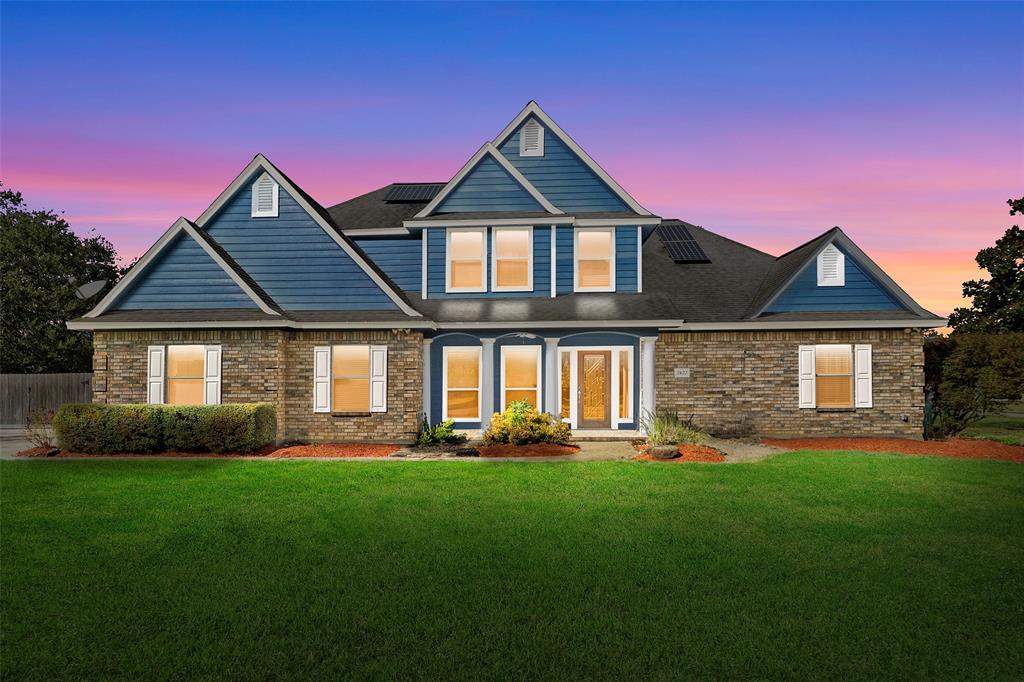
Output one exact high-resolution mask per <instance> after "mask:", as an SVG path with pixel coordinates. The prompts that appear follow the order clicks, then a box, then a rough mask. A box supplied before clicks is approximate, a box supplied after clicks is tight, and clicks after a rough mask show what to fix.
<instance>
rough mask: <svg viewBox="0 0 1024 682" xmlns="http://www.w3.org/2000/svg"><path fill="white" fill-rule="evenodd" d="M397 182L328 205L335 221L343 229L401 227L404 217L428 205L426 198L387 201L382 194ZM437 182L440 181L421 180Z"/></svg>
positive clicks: (406, 217) (386, 192)
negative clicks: (423, 199) (408, 200)
mask: <svg viewBox="0 0 1024 682" xmlns="http://www.w3.org/2000/svg"><path fill="white" fill-rule="evenodd" d="M397 184H398V183H392V184H390V185H385V186H384V187H381V188H380V189H375V190H373V191H372V192H367V193H366V194H362V195H360V196H358V197H355V198H354V199H349V200H348V201H343V202H341V203H340V204H335V205H334V206H331V207H330V208H328V209H327V213H328V214H329V215H330V216H331V219H332V220H333V221H334V224H335V225H337V226H338V227H340V228H341V229H343V230H353V229H355V230H358V229H366V228H381V227H401V226H402V221H403V220H409V219H411V218H412V217H413V216H415V215H416V214H417V213H419V212H420V211H422V210H423V208H424V207H425V206H426V205H427V203H428V202H426V201H411V202H388V201H385V200H384V197H386V196H387V195H388V192H390V191H391V190H392V189H393V188H394V187H396V186H397ZM421 184H437V185H439V186H440V187H444V184H445V183H443V182H441V183H421Z"/></svg>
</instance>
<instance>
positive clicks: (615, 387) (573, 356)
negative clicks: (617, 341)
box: [557, 346, 637, 429]
mask: <svg viewBox="0 0 1024 682" xmlns="http://www.w3.org/2000/svg"><path fill="white" fill-rule="evenodd" d="M581 350H583V351H588V350H599V351H605V350H606V351H611V355H612V366H611V368H610V371H611V372H612V376H611V387H610V389H609V390H610V391H611V410H612V415H611V425H612V426H611V427H612V428H613V429H618V428H619V424H630V423H632V422H633V421H634V416H633V411H634V408H633V403H635V402H636V400H637V395H636V391H634V390H633V387H634V386H636V377H635V375H634V374H633V372H634V371H636V360H635V359H634V356H635V355H636V353H637V350H636V349H635V348H634V347H633V346H565V347H560V348H559V349H558V368H557V371H558V407H559V409H561V407H562V388H563V385H562V354H563V353H567V354H568V355H569V414H568V415H565V414H563V415H562V421H563V422H566V423H568V424H569V427H570V428H573V429H577V428H579V415H578V414H577V411H578V409H579V407H578V405H577V403H578V402H579V400H578V398H579V396H578V395H577V391H579V386H578V384H579V380H578V377H577V372H578V370H579V364H578V363H579V359H578V353H579V351H581ZM620 351H626V352H627V353H628V355H629V380H630V396H629V415H620V414H619V352H620Z"/></svg>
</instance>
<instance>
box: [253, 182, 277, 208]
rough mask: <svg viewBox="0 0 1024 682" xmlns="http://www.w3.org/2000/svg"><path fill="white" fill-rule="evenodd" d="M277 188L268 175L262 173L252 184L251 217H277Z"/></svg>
mask: <svg viewBox="0 0 1024 682" xmlns="http://www.w3.org/2000/svg"><path fill="white" fill-rule="evenodd" d="M277 199H278V186H277V183H276V182H275V181H274V178H272V177H270V174H268V173H264V174H263V175H261V176H260V177H259V178H257V179H256V182H254V183H252V217H253V218H276V217H277Z"/></svg>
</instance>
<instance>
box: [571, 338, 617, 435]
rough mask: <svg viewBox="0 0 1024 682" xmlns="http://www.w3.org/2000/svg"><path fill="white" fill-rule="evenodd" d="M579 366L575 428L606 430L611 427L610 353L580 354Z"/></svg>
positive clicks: (584, 352)
mask: <svg viewBox="0 0 1024 682" xmlns="http://www.w3.org/2000/svg"><path fill="white" fill-rule="evenodd" d="M577 361H578V363H579V377H578V385H579V406H578V408H579V409H578V414H579V427H580V428H581V429H610V428H611V426H612V401H611V396H612V391H611V386H612V353H611V351H607V350H581V351H580V352H579V357H578V358H577Z"/></svg>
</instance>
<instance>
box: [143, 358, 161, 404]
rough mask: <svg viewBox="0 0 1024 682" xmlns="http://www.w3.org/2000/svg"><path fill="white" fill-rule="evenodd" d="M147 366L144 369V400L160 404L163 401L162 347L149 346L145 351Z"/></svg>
mask: <svg viewBox="0 0 1024 682" xmlns="http://www.w3.org/2000/svg"><path fill="white" fill-rule="evenodd" d="M146 355H147V357H148V358H149V360H148V362H149V368H148V369H147V370H146V402H148V403H149V404H150V405H162V404H163V402H164V347H163V346H150V347H149V350H148V351H147V353H146Z"/></svg>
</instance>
